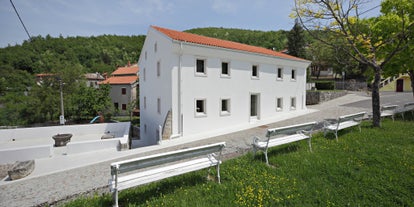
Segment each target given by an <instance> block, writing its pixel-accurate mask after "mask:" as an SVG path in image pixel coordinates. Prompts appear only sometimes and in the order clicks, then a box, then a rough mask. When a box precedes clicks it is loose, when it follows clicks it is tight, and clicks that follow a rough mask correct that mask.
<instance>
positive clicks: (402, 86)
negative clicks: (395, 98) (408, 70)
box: [397, 79, 404, 92]
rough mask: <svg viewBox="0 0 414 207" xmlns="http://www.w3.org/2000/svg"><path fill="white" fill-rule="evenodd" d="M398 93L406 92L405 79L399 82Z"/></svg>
mask: <svg viewBox="0 0 414 207" xmlns="http://www.w3.org/2000/svg"><path fill="white" fill-rule="evenodd" d="M397 92H404V79H398V80H397Z"/></svg>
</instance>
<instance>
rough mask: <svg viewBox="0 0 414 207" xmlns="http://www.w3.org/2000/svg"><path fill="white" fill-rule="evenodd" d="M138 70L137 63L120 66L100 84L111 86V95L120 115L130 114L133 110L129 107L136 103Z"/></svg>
mask: <svg viewBox="0 0 414 207" xmlns="http://www.w3.org/2000/svg"><path fill="white" fill-rule="evenodd" d="M138 71H139V68H138V66H137V65H127V66H125V67H119V68H118V69H116V70H115V71H114V72H113V73H112V74H111V77H109V78H108V79H106V80H104V81H101V82H99V84H109V85H110V86H111V90H110V92H109V96H110V97H111V100H112V103H113V104H114V107H115V110H117V113H118V114H119V115H129V113H130V112H131V110H129V109H128V107H131V104H135V103H134V102H135V101H136V100H137V91H138ZM133 108H134V107H133Z"/></svg>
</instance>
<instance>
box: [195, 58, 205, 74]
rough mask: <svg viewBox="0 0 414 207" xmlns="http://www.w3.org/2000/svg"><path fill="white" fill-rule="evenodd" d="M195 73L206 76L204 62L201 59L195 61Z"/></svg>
mask: <svg viewBox="0 0 414 207" xmlns="http://www.w3.org/2000/svg"><path fill="white" fill-rule="evenodd" d="M196 64H197V65H196V73H198V74H204V75H205V74H206V68H205V66H206V65H205V60H202V59H197V63H196Z"/></svg>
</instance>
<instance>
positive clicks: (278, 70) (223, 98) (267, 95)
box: [138, 26, 310, 144]
mask: <svg viewBox="0 0 414 207" xmlns="http://www.w3.org/2000/svg"><path fill="white" fill-rule="evenodd" d="M309 64H310V62H309V61H307V60H304V59H300V58H296V57H293V56H289V55H286V54H283V53H279V52H275V51H273V50H268V49H265V48H260V47H255V46H249V45H244V44H240V43H235V42H230V41H224V40H219V39H214V38H209V37H204V36H200V35H195V34H189V33H185V32H179V31H174V30H170V29H165V28H160V27H155V26H151V27H150V28H149V31H148V34H147V37H146V40H145V43H144V46H143V49H142V51H141V55H140V58H139V62H138V65H139V67H140V75H139V78H140V92H139V93H140V114H141V117H140V128H141V130H140V137H141V140H145V141H147V144H156V143H157V142H159V140H161V139H170V138H178V137H197V136H206V135H208V134H210V135H211V134H214V133H215V134H224V133H228V132H231V131H232V130H235V129H241V128H249V127H253V126H256V125H257V124H265V123H269V122H271V121H272V120H273V119H274V118H275V117H278V116H283V115H284V114H287V113H292V112H294V111H302V110H306V105H305V103H306V100H305V98H306V94H305V88H306V68H307V67H308V66H309Z"/></svg>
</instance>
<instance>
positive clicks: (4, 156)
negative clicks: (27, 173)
mask: <svg viewBox="0 0 414 207" xmlns="http://www.w3.org/2000/svg"><path fill="white" fill-rule="evenodd" d="M52 154H53V145H38V146H30V147H20V148H10V149H3V150H0V164H6V163H14V162H16V161H25V160H34V159H38V158H46V157H51V156H52Z"/></svg>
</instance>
